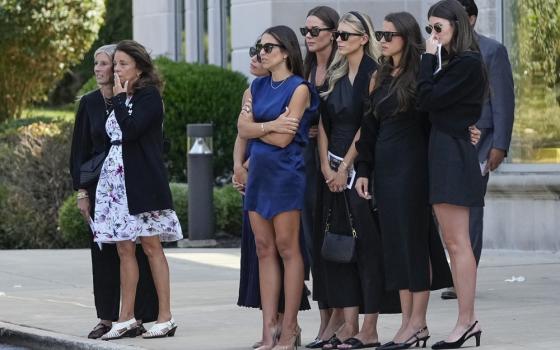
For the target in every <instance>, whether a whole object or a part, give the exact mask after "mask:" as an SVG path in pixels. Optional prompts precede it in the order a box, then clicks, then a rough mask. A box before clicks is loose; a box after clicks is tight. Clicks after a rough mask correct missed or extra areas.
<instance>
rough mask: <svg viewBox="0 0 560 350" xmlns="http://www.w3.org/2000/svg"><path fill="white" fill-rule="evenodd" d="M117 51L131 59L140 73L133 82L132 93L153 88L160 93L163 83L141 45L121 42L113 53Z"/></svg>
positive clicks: (127, 41) (133, 42) (126, 41)
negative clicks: (149, 87)
mask: <svg viewBox="0 0 560 350" xmlns="http://www.w3.org/2000/svg"><path fill="white" fill-rule="evenodd" d="M117 51H122V52H124V53H126V54H127V55H129V56H130V57H132V59H133V60H134V63H135V64H136V68H138V69H139V70H140V71H141V73H140V77H139V78H138V80H136V82H134V91H138V90H140V89H142V88H145V87H148V86H154V87H155V88H157V89H158V90H159V91H160V93H161V92H162V90H163V81H162V80H161V78H160V76H159V74H158V72H157V70H156V68H155V66H154V63H153V61H152V58H151V57H150V54H149V53H148V51H146V48H145V47H144V46H142V44H140V43H138V42H137V41H134V40H123V41H121V42H119V43H118V44H117V48H116V49H115V52H117Z"/></svg>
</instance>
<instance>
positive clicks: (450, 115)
mask: <svg viewBox="0 0 560 350" xmlns="http://www.w3.org/2000/svg"><path fill="white" fill-rule="evenodd" d="M435 64H436V56H434V55H432V54H423V55H422V62H421V63H420V71H419V77H418V89H417V94H418V95H417V102H418V107H419V108H420V109H421V110H423V111H426V112H429V115H430V121H431V122H432V126H433V127H435V128H437V129H438V130H441V131H442V132H445V133H447V134H449V135H451V136H454V137H457V138H461V139H465V140H469V137H470V136H469V130H468V127H469V126H471V125H474V124H475V123H476V122H477V121H478V119H479V118H480V113H481V111H482V101H483V97H484V95H485V91H486V84H487V83H486V79H485V74H484V72H485V68H484V63H483V61H482V56H481V55H480V53H478V52H474V51H465V52H462V53H461V54H458V55H455V56H454V57H453V58H452V59H451V60H450V61H449V63H448V64H447V65H445V66H443V68H442V69H441V71H439V72H438V73H437V74H435V75H434V74H433V72H434V67H435Z"/></svg>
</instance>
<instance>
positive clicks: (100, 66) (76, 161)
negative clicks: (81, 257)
mask: <svg viewBox="0 0 560 350" xmlns="http://www.w3.org/2000/svg"><path fill="white" fill-rule="evenodd" d="M115 48H116V45H104V46H101V47H100V48H98V49H97V50H96V51H95V53H94V55H93V58H94V73H95V79H96V80H97V84H98V86H99V89H97V90H95V91H92V92H90V93H88V94H86V95H84V96H82V98H80V104H79V107H78V111H77V113H76V121H75V123H74V133H73V136H72V147H71V150H70V174H71V175H72V183H73V186H74V190H76V191H78V203H77V205H78V208H79V209H80V212H81V213H82V215H83V217H84V220H86V221H89V220H90V219H91V218H92V217H93V213H94V210H95V208H94V205H93V204H95V189H96V187H97V181H94V182H93V183H90V184H87V185H84V184H80V166H81V165H82V164H83V163H84V162H86V161H87V160H88V159H91V158H92V157H94V156H95V155H96V154H100V153H103V152H106V151H107V150H108V148H109V146H110V140H109V137H108V136H107V134H106V132H105V122H106V121H107V117H108V115H109V114H110V112H111V111H112V105H111V100H110V98H111V97H112V96H113V80H112V77H113V54H114V53H115ZM90 248H91V267H92V272H93V295H94V299H95V310H96V312H97V317H98V318H99V323H98V324H97V325H96V326H95V327H94V328H93V330H92V331H91V332H90V333H89V335H88V338H91V339H97V338H100V337H101V336H103V335H104V334H105V333H107V332H109V330H110V329H111V324H112V322H114V321H116V320H117V319H118V317H119V305H120V273H119V269H118V266H119V254H118V253H117V248H116V246H115V245H114V244H102V245H101V246H98V245H97V243H95V242H94V241H93V235H91V241H90ZM136 259H137V260H138V268H139V276H140V277H139V281H138V286H137V288H136V295H137V297H136V303H135V306H134V310H135V311H134V315H135V316H136V319H137V320H138V321H139V322H140V323H142V322H153V321H155V320H156V319H157V314H158V298H157V293H156V288H155V286H154V281H153V279H152V273H151V271H150V265H149V264H148V258H147V257H146V254H145V253H144V249H142V246H137V247H136ZM145 331H146V330H145V329H144V327H143V326H139V327H138V329H137V334H136V335H140V334H142V333H143V332H145Z"/></svg>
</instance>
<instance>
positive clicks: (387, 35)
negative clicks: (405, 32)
mask: <svg viewBox="0 0 560 350" xmlns="http://www.w3.org/2000/svg"><path fill="white" fill-rule="evenodd" d="M394 36H401V33H399V32H384V31H381V30H378V31H376V32H375V39H376V40H377V41H381V38H385V41H386V42H388V43H389V42H391V40H393V37H394Z"/></svg>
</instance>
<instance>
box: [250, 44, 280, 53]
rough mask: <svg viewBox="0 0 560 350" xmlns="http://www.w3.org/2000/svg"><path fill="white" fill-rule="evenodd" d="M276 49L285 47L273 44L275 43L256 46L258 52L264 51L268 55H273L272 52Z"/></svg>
mask: <svg viewBox="0 0 560 350" xmlns="http://www.w3.org/2000/svg"><path fill="white" fill-rule="evenodd" d="M275 47H280V48H284V45H280V44H273V43H266V44H257V45H256V46H255V48H256V49H257V52H261V50H264V52H266V53H271V52H272V50H273V49H274V48H275Z"/></svg>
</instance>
